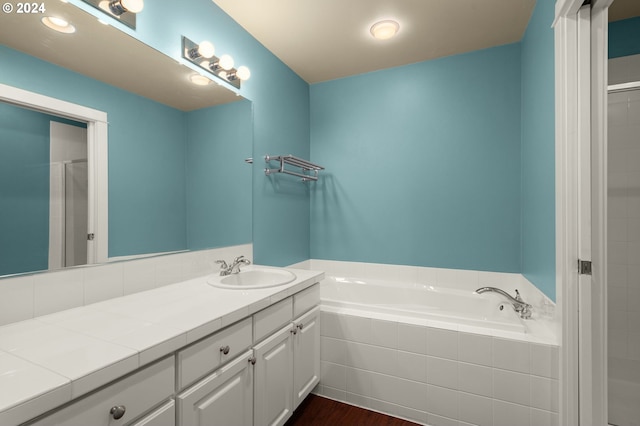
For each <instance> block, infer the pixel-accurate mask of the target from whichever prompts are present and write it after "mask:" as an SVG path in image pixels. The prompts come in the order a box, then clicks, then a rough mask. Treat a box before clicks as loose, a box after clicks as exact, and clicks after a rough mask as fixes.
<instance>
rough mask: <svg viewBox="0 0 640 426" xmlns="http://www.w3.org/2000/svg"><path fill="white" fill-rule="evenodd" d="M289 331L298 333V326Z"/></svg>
mask: <svg viewBox="0 0 640 426" xmlns="http://www.w3.org/2000/svg"><path fill="white" fill-rule="evenodd" d="M289 333H292V334H298V328H297V327H295V326H294V327H293V328H292V329H291V330H289Z"/></svg>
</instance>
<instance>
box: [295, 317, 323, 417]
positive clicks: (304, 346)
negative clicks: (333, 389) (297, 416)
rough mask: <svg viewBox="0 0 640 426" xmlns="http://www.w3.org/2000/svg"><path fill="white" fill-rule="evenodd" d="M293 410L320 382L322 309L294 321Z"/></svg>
mask: <svg viewBox="0 0 640 426" xmlns="http://www.w3.org/2000/svg"><path fill="white" fill-rule="evenodd" d="M294 326H295V327H296V328H297V330H298V332H297V333H296V334H295V335H294V337H293V354H294V359H293V380H294V382H293V383H294V384H293V391H294V393H293V400H294V401H293V403H294V405H293V408H294V409H295V408H297V407H298V405H299V404H300V403H301V402H302V400H304V399H305V398H306V397H307V395H309V392H311V391H312V390H313V388H314V387H315V386H316V385H317V384H318V382H319V381H320V307H319V306H316V307H315V308H313V309H312V310H311V311H309V312H307V313H306V314H304V315H302V316H301V317H300V318H298V319H296V320H295V321H294Z"/></svg>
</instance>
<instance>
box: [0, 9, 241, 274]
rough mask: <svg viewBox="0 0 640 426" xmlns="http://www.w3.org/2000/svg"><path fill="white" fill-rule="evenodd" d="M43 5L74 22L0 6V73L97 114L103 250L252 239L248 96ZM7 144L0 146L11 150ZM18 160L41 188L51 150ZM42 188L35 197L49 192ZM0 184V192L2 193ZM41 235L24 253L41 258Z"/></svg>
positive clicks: (140, 250) (122, 254)
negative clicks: (102, 147)
mask: <svg viewBox="0 0 640 426" xmlns="http://www.w3.org/2000/svg"><path fill="white" fill-rule="evenodd" d="M46 8H47V13H46V15H47V16H49V15H51V16H57V17H62V18H64V19H65V20H67V21H69V22H71V23H72V24H73V25H74V26H75V29H76V31H75V33H72V34H66V33H58V32H54V31H52V30H50V29H49V28H47V27H45V26H44V25H43V24H42V22H41V19H42V18H43V15H42V14H31V15H27V14H23V15H17V14H7V13H4V14H2V15H0V63H2V66H1V67H0V83H2V84H6V85H9V86H15V87H19V88H21V89H25V90H28V91H31V92H34V93H38V94H42V95H45V96H48V97H53V98H56V99H61V100H64V101H68V102H72V103H74V104H78V105H83V106H87V107H89V108H93V109H96V110H99V111H104V112H106V113H107V114H108V122H109V124H108V140H109V152H108V163H109V164H108V167H109V169H108V174H109V178H108V182H109V190H108V199H109V209H108V222H109V226H108V227H109V231H108V240H109V250H108V251H109V259H114V258H115V259H118V258H126V257H129V256H137V255H147V254H155V253H166V252H174V251H183V250H190V249H205V248H211V247H221V246H228V245H236V244H245V243H249V242H251V169H252V168H251V167H250V166H249V165H247V164H246V163H245V162H244V159H245V158H248V157H251V155H252V145H253V141H252V133H253V130H252V106H251V103H250V101H248V100H246V99H243V98H242V97H239V96H237V94H236V93H235V92H233V91H232V90H229V89H228V88H226V87H224V86H220V85H218V84H215V83H211V84H208V85H206V86H197V85H195V84H193V83H192V82H191V80H190V77H191V76H193V75H195V74H197V73H196V72H195V71H194V70H192V69H191V68H189V67H187V66H185V65H182V64H180V63H178V62H177V61H176V60H175V59H172V58H170V57H168V56H166V55H164V54H162V53H160V52H158V51H156V50H154V49H152V48H151V47H149V46H146V45H144V44H143V43H141V42H140V41H138V40H136V39H134V38H132V37H130V36H129V35H127V34H125V33H123V32H122V31H120V30H118V29H117V28H114V27H112V26H110V25H103V24H101V23H99V22H98V20H97V19H96V18H95V17H94V16H93V15H91V14H89V13H87V12H85V11H83V10H80V9H78V8H77V7H75V6H73V5H71V4H67V3H63V2H47V3H46ZM179 42H180V41H179V40H177V41H176V43H179ZM0 108H8V106H7V105H0ZM12 108H17V107H15V106H12ZM27 112H28V113H34V114H35V112H33V111H27ZM45 120H48V121H54V122H56V121H61V120H60V119H59V118H57V117H55V116H52V117H49V118H46V119H45ZM67 124H68V123H67ZM72 125H75V126H76V127H82V126H83V123H73V124H72ZM23 128H25V129H27V132H31V133H34V132H35V131H36V129H38V128H39V129H43V130H42V132H43V133H42V134H40V135H35V136H36V137H39V138H49V134H48V133H49V131H50V130H49V126H44V125H38V126H35V125H30V124H27V125H25V126H23ZM5 133H6V132H5ZM0 135H2V131H0ZM0 138H1V136H0ZM2 143H3V141H2V139H0V144H2ZM17 146H19V149H20V150H22V151H25V150H27V149H29V148H27V144H22V145H20V144H18V145H17ZM0 149H1V146H0ZM12 149H13V150H14V151H15V144H14V147H13V148H12ZM47 149H49V148H48V146H44V147H43V146H41V147H40V150H41V152H46V151H47ZM9 151H10V150H7V149H5V150H4V151H2V154H1V155H3V156H4V159H5V160H6V161H9V162H11V160H10V159H9V157H8V152H9ZM29 167H32V168H39V175H40V176H41V177H42V179H44V181H41V182H38V183H36V186H38V187H39V188H49V187H50V183H51V182H50V172H51V170H53V168H54V166H51V164H50V161H46V162H45V161H40V160H38V161H36V162H34V163H31V164H30V166H29ZM36 174H38V173H36ZM89 174H91V171H90V170H89ZM18 187H19V186H15V187H14V188H18ZM7 191H8V189H7ZM17 192H18V193H20V191H17ZM44 192H46V198H47V200H46V203H45V201H44V200H39V201H37V203H40V205H44V204H48V203H49V191H44ZM6 195H7V193H5V194H2V193H0V197H1V198H2V201H5V202H9V201H8V200H9V197H6ZM34 202H35V201H34ZM35 210H36V209H31V210H29V211H30V213H32V214H35ZM45 210H46V209H45ZM81 210H82V209H81ZM106 213H107V212H100V214H106ZM0 218H1V220H3V224H2V225H4V226H5V227H6V226H12V223H16V218H15V217H14V218H11V217H9V218H8V217H6V215H0ZM50 219H51V218H50V217H39V218H38V219H37V220H38V221H39V223H41V224H44V223H49V221H50ZM50 230H51V228H50V225H49V226H46V225H45V226H43V227H42V229H40V228H39V229H38V230H35V229H32V230H31V232H37V235H38V237H37V238H35V239H34V241H35V240H39V241H40V240H48V239H46V238H44V234H46V233H48V232H50ZM18 234H19V235H20V237H19V238H22V239H28V238H30V237H31V236H32V235H31V234H30V233H20V232H19V233H18ZM16 238H18V237H12V238H4V237H3V238H1V239H0V253H3V252H4V253H7V252H10V251H11V250H12V249H13V248H15V247H16V243H17V242H16V241H15V239H16ZM43 244H45V243H41V244H40V245H42V247H40V246H38V249H37V250H25V253H26V252H29V253H32V254H33V253H35V252H38V253H39V257H40V258H41V259H43V258H45V257H46V254H47V249H46V248H43V247H44V245H43ZM46 244H50V243H49V242H48V241H47V242H46ZM43 251H44V252H45V256H43ZM12 263H13V264H14V267H13V269H6V268H5V269H6V270H0V276H3V275H10V274H16V273H26V272H35V271H40V270H47V269H49V267H48V265H47V264H46V263H45V264H43V261H40V262H33V259H21V260H20V262H12ZM74 263H77V262H75V261H74ZM18 265H22V266H20V267H18ZM24 265H31V266H28V267H27V266H24ZM37 265H39V266H37Z"/></svg>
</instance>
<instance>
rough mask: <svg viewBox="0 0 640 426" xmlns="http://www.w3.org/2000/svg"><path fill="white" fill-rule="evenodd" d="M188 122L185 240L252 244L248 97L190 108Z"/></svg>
mask: <svg viewBox="0 0 640 426" xmlns="http://www.w3.org/2000/svg"><path fill="white" fill-rule="evenodd" d="M186 116H187V122H186V128H187V138H186V142H187V146H186V148H187V158H186V161H187V170H186V173H187V177H186V179H187V182H186V183H187V245H188V247H189V248H190V249H204V248H210V247H212V246H215V247H224V246H230V245H236V244H241V243H251V238H252V234H251V220H252V215H251V212H250V211H247V207H249V208H250V206H251V185H252V179H251V176H252V173H251V172H252V167H251V166H250V165H249V164H245V162H244V160H245V159H246V158H249V157H251V155H252V150H253V144H252V133H253V126H252V113H251V102H249V101H247V100H242V101H239V102H234V103H230V104H226V105H220V106H215V107H211V108H205V109H201V110H197V111H191V112H188V113H187V114H186Z"/></svg>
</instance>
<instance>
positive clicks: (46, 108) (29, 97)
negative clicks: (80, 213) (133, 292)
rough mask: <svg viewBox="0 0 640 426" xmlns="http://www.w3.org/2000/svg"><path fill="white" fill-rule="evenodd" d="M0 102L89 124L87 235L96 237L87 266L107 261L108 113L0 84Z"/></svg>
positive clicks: (90, 246)
mask: <svg viewBox="0 0 640 426" xmlns="http://www.w3.org/2000/svg"><path fill="white" fill-rule="evenodd" d="M0 102H6V103H10V104H13V105H18V106H21V107H24V108H28V109H32V110H35V111H40V112H44V113H47V114H52V115H57V116H60V117H65V118H70V119H72V120H76V121H81V122H85V123H87V144H88V145H87V157H88V166H89V176H88V178H89V182H88V184H89V187H90V188H93V191H91V190H90V191H89V194H90V196H89V203H88V204H89V206H88V207H89V208H88V210H89V211H88V232H89V233H93V234H94V236H95V237H94V239H93V241H92V242H91V241H90V242H89V244H88V245H87V263H104V262H106V261H107V259H108V249H109V243H108V238H109V233H108V221H107V216H108V157H109V156H108V145H107V144H108V132H107V127H108V124H107V113H106V112H103V111H98V110H95V109H91V108H87V107H84V106H82V105H77V104H73V103H71V102H66V101H61V100H60V99H56V98H51V97H49V96H44V95H41V94H39V93H34V92H29V91H27V90H22V89H18V88H16V87H13V86H8V85H6V84H0Z"/></svg>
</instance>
